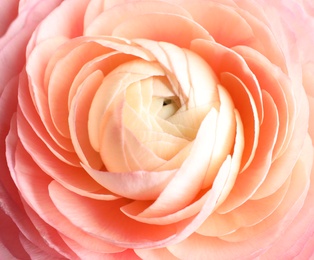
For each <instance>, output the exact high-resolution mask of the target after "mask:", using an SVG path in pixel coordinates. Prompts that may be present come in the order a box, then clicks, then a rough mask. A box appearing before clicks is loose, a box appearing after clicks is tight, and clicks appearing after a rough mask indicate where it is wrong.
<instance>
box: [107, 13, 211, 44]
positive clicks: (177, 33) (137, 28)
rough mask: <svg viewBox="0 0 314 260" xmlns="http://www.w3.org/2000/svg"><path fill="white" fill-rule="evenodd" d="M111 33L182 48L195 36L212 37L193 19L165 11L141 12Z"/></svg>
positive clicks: (208, 38) (209, 38)
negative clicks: (166, 43) (168, 43)
mask: <svg viewBox="0 0 314 260" xmlns="http://www.w3.org/2000/svg"><path fill="white" fill-rule="evenodd" d="M152 28H154V30H152ZM112 35H113V36H117V37H125V38H128V39H136V38H144V39H149V40H154V41H164V42H170V43H172V44H175V45H177V46H179V47H182V48H183V47H185V48H188V47H189V46H190V43H191V41H192V40H194V39H197V38H201V39H207V40H211V39H212V38H211V36H209V34H208V33H207V32H206V30H205V29H204V28H202V27H201V26H200V25H198V24H197V23H195V22H194V21H193V20H190V19H188V18H185V17H183V16H179V15H171V14H165V13H153V14H143V15H139V16H136V17H132V18H129V19H127V20H126V21H125V22H123V23H121V24H120V25H119V26H117V27H116V28H115V29H114V31H113V33H112Z"/></svg>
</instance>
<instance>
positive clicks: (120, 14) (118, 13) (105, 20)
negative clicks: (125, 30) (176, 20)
mask: <svg viewBox="0 0 314 260" xmlns="http://www.w3.org/2000/svg"><path fill="white" fill-rule="evenodd" d="M94 2H95V3H94ZM94 2H92V4H93V5H96V4H97V5H98V9H100V8H103V6H101V4H100V3H96V1H94ZM90 6H91V4H90V5H89V8H88V9H87V12H86V16H85V19H88V20H87V22H86V23H85V27H84V28H85V32H84V35H88V36H96V35H112V33H113V31H114V29H115V28H116V27H117V26H119V24H121V23H123V22H125V21H127V20H128V19H129V18H131V17H135V16H138V15H142V14H152V13H165V14H175V15H180V16H183V17H187V18H190V15H189V13H188V12H187V11H185V10H184V9H183V8H182V7H180V6H178V5H173V4H171V3H167V2H155V1H139V2H133V3H126V4H124V5H116V6H114V7H112V8H108V7H106V10H105V11H104V12H102V13H100V12H99V13H98V14H99V15H98V16H97V17H96V15H95V14H92V10H91V9H92V8H90ZM93 12H95V10H93ZM91 15H92V16H94V19H93V20H91V19H90V18H89V16H91ZM86 17H88V18H86ZM104 24H106V26H103V25H104Z"/></svg>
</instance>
